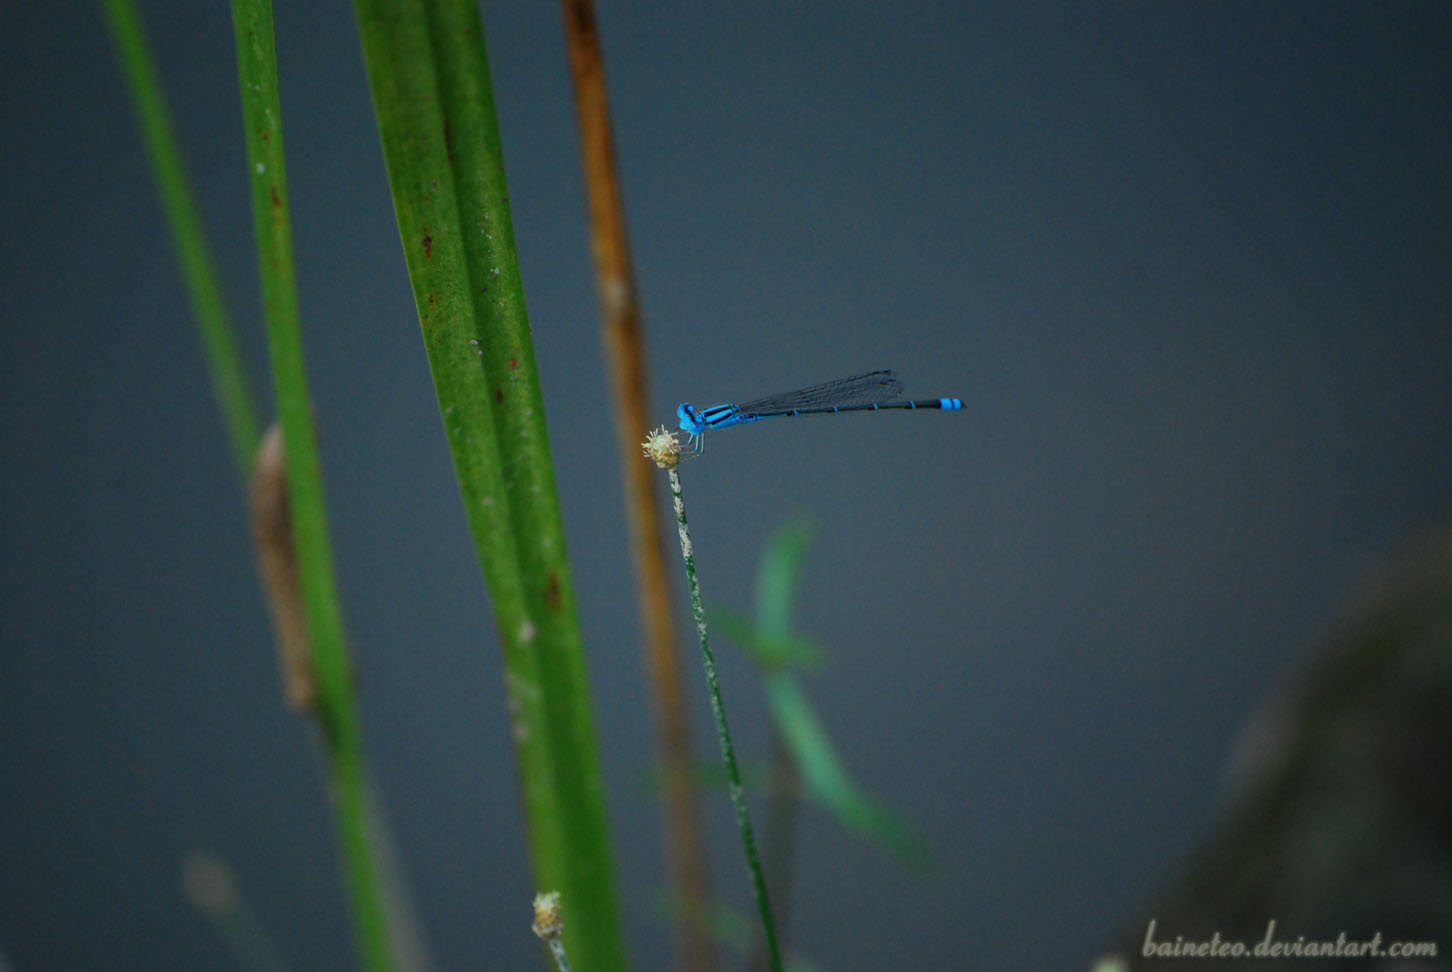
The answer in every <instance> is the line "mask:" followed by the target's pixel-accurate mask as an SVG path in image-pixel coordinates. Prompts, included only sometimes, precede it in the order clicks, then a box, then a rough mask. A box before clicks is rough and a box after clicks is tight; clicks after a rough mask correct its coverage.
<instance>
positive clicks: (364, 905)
mask: <svg viewBox="0 0 1452 972" xmlns="http://www.w3.org/2000/svg"><path fill="white" fill-rule="evenodd" d="M232 20H233V27H234V29H235V32H236V36H237V71H238V76H239V80H240V85H241V92H242V117H243V124H244V127H245V128H246V132H247V173H248V181H249V184H250V188H251V194H252V214H253V222H254V227H255V232H256V236H257V250H258V261H257V263H258V268H259V271H260V273H261V276H262V296H263V306H264V309H265V312H266V318H267V343H268V349H269V352H270V355H271V362H272V375H273V387H274V391H275V394H276V397H277V411H278V418H279V421H280V422H281V424H282V434H283V443H284V451H285V454H286V459H285V466H286V470H287V484H288V509H289V513H290V515H291V518H292V531H293V543H294V547H295V550H296V554H297V562H298V574H299V578H300V580H301V582H302V590H303V604H304V607H305V608H306V613H307V620H308V634H309V637H310V640H311V647H312V658H313V667H314V670H315V672H316V676H317V700H316V715H317V718H318V721H319V724H320V725H321V727H322V730H323V735H324V739H325V742H326V744H327V752H328V758H329V761H330V764H331V770H332V781H333V786H334V789H335V812H336V814H337V822H338V828H339V831H340V835H341V843H342V853H343V860H344V865H345V869H346V872H347V877H348V891H349V901H350V904H351V907H352V913H353V921H354V930H355V933H356V934H357V936H358V950H359V956H360V959H361V963H362V966H363V967H364V968H365V969H369V970H386V969H388V968H390V967H391V964H392V963H391V960H390V956H389V947H388V930H387V924H386V917H385V912H384V907H383V898H382V893H381V888H380V885H379V874H378V865H377V862H376V860H375V859H374V856H373V849H372V845H371V840H370V834H369V825H368V807H367V794H366V792H365V780H364V767H363V756H362V738H361V731H360V729H359V725H358V716H357V712H356V710H355V707H354V700H353V686H352V666H351V664H350V663H349V660H348V654H347V644H346V640H345V635H344V631H343V616H342V610H341V608H340V606H339V604H338V594H337V586H336V582H335V579H334V574H333V556H332V549H331V546H330V543H329V540H328V524H327V518H326V514H325V511H324V504H323V484H322V472H321V469H320V467H319V463H318V454H317V447H316V442H315V440H314V436H313V426H312V409H311V404H310V399H309V396H308V388H307V375H306V373H305V371H304V367H303V349H302V334H301V327H300V324H299V314H298V303H297V288H296V284H295V276H294V269H293V253H292V224H291V220H290V217H289V215H288V204H287V199H288V195H287V172H286V166H285V165H284V157H283V145H282V108H281V104H280V101H279V96H278V87H277V53H276V46H275V40H274V36H273V26H272V4H271V2H270V0H233V4H232Z"/></svg>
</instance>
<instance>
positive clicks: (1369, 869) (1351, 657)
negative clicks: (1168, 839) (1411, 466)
mask: <svg viewBox="0 0 1452 972" xmlns="http://www.w3.org/2000/svg"><path fill="white" fill-rule="evenodd" d="M1225 794H1226V799H1225V802H1224V804H1223V809H1222V812H1221V814H1220V817H1219V823H1218V825H1217V826H1216V828H1215V830H1214V832H1213V833H1212V835H1211V836H1210V838H1209V839H1208V840H1207V841H1206V842H1205V843H1204V844H1203V845H1202V847H1201V849H1200V850H1199V851H1198V852H1197V853H1196V854H1195V855H1194V856H1192V857H1191V859H1190V860H1189V861H1188V862H1187V864H1186V865H1185V867H1184V869H1183V871H1182V875H1181V877H1180V878H1179V879H1178V880H1177V881H1176V882H1175V883H1174V884H1173V885H1171V887H1170V888H1169V890H1167V891H1165V892H1164V893H1162V894H1160V895H1159V896H1158V897H1157V898H1156V900H1154V901H1153V902H1152V903H1151V905H1150V906H1149V907H1148V908H1146V909H1145V910H1144V912H1143V915H1142V918H1141V919H1140V920H1139V921H1138V922H1137V924H1135V925H1133V926H1131V927H1130V928H1129V929H1127V930H1126V932H1125V933H1124V935H1123V937H1122V938H1120V939H1119V940H1118V941H1117V943H1116V945H1117V947H1116V949H1115V951H1116V952H1117V954H1118V956H1119V957H1121V958H1123V959H1125V960H1127V962H1128V966H1127V967H1128V968H1131V969H1169V968H1181V967H1183V968H1201V969H1203V968H1205V967H1206V963H1207V962H1213V959H1210V958H1208V957H1205V958H1192V957H1184V958H1153V957H1145V955H1144V952H1145V944H1146V932H1147V930H1148V929H1149V927H1150V921H1151V920H1153V921H1154V922H1155V931H1154V941H1155V942H1157V943H1161V944H1169V945H1173V944H1174V943H1175V942H1176V939H1177V937H1178V938H1180V939H1182V940H1183V941H1184V942H1186V943H1199V942H1209V941H1211V940H1212V936H1213V935H1214V934H1215V933H1216V932H1218V933H1219V936H1220V939H1221V940H1222V941H1226V942H1229V941H1240V942H1244V943H1247V944H1248V945H1252V946H1253V945H1256V944H1259V943H1261V942H1262V941H1263V940H1264V939H1265V938H1266V936H1267V928H1268V924H1269V922H1271V921H1272V920H1273V921H1274V922H1275V929H1274V933H1273V934H1274V940H1275V941H1278V942H1282V943H1287V944H1293V943H1295V942H1296V941H1297V939H1298V938H1301V937H1304V941H1305V942H1307V943H1311V942H1318V943H1319V942H1332V943H1334V942H1336V941H1337V937H1338V935H1342V934H1343V933H1344V936H1345V940H1346V941H1347V942H1348V943H1358V942H1363V941H1369V940H1371V939H1372V938H1373V936H1376V935H1378V934H1380V945H1381V947H1382V949H1384V950H1385V949H1387V948H1388V947H1390V946H1391V945H1392V943H1396V942H1416V943H1434V944H1435V945H1436V951H1437V954H1436V955H1435V956H1432V957H1418V958H1393V957H1392V956H1391V955H1389V954H1386V953H1385V952H1383V954H1381V955H1380V956H1359V957H1346V956H1342V957H1336V958H1304V957H1303V958H1290V959H1287V958H1279V959H1275V958H1257V957H1256V956H1255V955H1254V954H1252V956H1251V957H1250V958H1249V959H1243V960H1239V961H1235V962H1234V965H1235V967H1236V968H1244V969H1261V968H1264V969H1270V968H1278V969H1282V970H1284V969H1287V968H1292V967H1293V968H1295V969H1298V970H1313V969H1323V968H1324V969H1333V968H1334V969H1336V970H1337V972H1351V970H1378V972H1390V970H1398V972H1410V970H1423V969H1428V970H1430V969H1447V968H1452V525H1444V526H1443V527H1442V528H1441V529H1440V530H1438V531H1437V532H1436V533H1435V534H1434V535H1433V536H1432V538H1431V539H1430V540H1429V541H1428V542H1426V543H1425V544H1423V545H1422V546H1421V547H1420V549H1418V550H1417V551H1416V552H1415V553H1414V554H1413V555H1412V556H1411V557H1410V558H1409V559H1408V560H1407V561H1406V562H1405V563H1403V564H1402V565H1401V566H1399V567H1398V568H1396V569H1394V570H1391V571H1387V572H1384V573H1383V574H1380V575H1378V576H1377V577H1376V578H1375V582H1374V583H1373V584H1372V585H1370V590H1369V592H1368V596H1366V597H1365V598H1364V599H1362V602H1361V605H1360V606H1359V607H1358V608H1357V609H1356V610H1355V611H1353V612H1352V613H1351V614H1350V615H1349V617H1348V619H1347V621H1346V622H1345V623H1344V624H1342V625H1341V626H1339V629H1338V630H1337V631H1336V632H1335V633H1334V634H1332V635H1331V636H1330V638H1329V639H1328V643H1327V644H1326V645H1325V646H1324V648H1323V649H1322V650H1320V651H1319V652H1317V653H1316V654H1315V655H1314V656H1313V660H1312V661H1311V662H1310V664H1309V668H1308V669H1307V670H1306V671H1305V672H1304V673H1303V674H1302V675H1301V676H1300V677H1298V678H1297V680H1296V681H1295V682H1294V683H1293V684H1291V685H1288V686H1287V687H1286V689H1285V690H1283V691H1282V692H1281V693H1280V694H1279V695H1278V696H1277V697H1276V698H1274V699H1272V700H1271V701H1270V702H1269V703H1268V704H1267V706H1266V707H1265V708H1264V710H1263V711H1262V713H1261V714H1260V715H1259V716H1257V717H1256V718H1255V719H1254V720H1253V721H1252V722H1251V724H1250V725H1249V726H1248V727H1247V728H1246V730H1245V731H1244V733H1243V734H1242V737H1241V740H1240V742H1239V745H1238V753H1237V755H1236V757H1235V758H1234V759H1233V761H1232V764H1231V772H1230V774H1229V778H1228V780H1227V784H1226V787H1225Z"/></svg>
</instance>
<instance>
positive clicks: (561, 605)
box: [355, 0, 625, 972]
mask: <svg viewBox="0 0 1452 972" xmlns="http://www.w3.org/2000/svg"><path fill="white" fill-rule="evenodd" d="M355 9H356V12H357V18H358V26H359V33H360V36H361V38H362V42H363V51H364V60H365V63H366V65H367V70H368V77H369V85H370V88H371V89H372V93H373V104H374V112H375V114H376V115H377V118H378V127H379V135H380V138H381V140H382V143H383V152H384V159H385V162H386V163H387V168H388V176H389V184H390V187H391V189H392V193H393V202H394V212H395V215H396V217H397V220H398V226H399V234H400V237H401V238H402V241H403V250H404V259H405V261H406V263H407V265H408V270H409V278H410V280H411V282H412V285H413V290H414V299H415V303H416V304H417V307H418V313H419V322H420V324H421V325H422V329H423V338H424V347H425V349H426V351H427V354H428V358H429V365H430V369H431V370H432V373H433V377H434V387H435V391H436V393H437V395H438V400H439V410H440V413H441V414H442V416H443V420H444V428H445V431H446V434H447V436H448V441H449V448H450V450H451V452H452V453H453V457H454V468H455V472H456V474H457V475H458V478H459V486H460V492H461V494H462V497H463V501H464V508H465V512H466V514H467V516H468V519H469V525H470V529H471V531H472V533H473V536H474V543H475V548H476V550H477V552H478V555H479V559H480V563H481V565H482V567H483V570H484V575H485V579H486V581H487V582H488V584H489V589H490V592H491V595H492V601H493V607H494V614H495V621H496V624H497V625H498V629H499V635H500V640H501V643H502V645H503V649H504V663H505V673H506V691H507V692H508V695H509V702H510V712H511V715H512V718H513V720H514V728H515V733H514V735H515V741H516V751H517V754H518V758H519V765H520V775H521V786H522V789H523V791H524V802H525V811H526V817H527V820H528V824H529V831H530V844H531V851H532V854H531V857H532V861H533V864H534V870H535V877H536V881H537V882H538V884H539V887H540V889H541V890H550V891H560V892H561V893H562V895H563V905H564V907H565V909H566V911H567V912H568V914H569V915H570V920H569V922H568V923H567V925H566V929H565V944H566V946H567V948H568V951H569V953H570V954H571V955H572V956H573V961H574V962H575V963H576V964H578V965H579V966H580V967H581V968H588V969H591V970H592V972H593V970H605V972H609V970H616V969H623V968H624V964H625V956H624V941H623V936H622V934H621V930H620V919H619V910H618V907H617V904H616V897H615V889H614V877H613V864H612V861H611V856H610V844H609V831H608V827H607V823H606V818H605V806H604V795H603V794H604V789H603V785H602V782H601V779H600V770H599V759H598V755H597V752H596V746H595V732H594V725H593V720H592V716H591V713H590V705H589V694H588V683H587V677H586V671H585V663H584V652H583V644H582V639H581V636H580V630H579V621H578V618H577V616H576V612H575V603H574V592H573V586H572V582H571V578H570V571H569V566H568V562H567V561H566V558H565V544H564V531H563V526H562V518H561V516H560V511H559V503H558V498H557V495H556V488H555V481H554V470H553V465H552V459H551V456H550V453H549V440H548V434H547V431H546V428H545V422H544V408H543V400H542V396H541V394H540V389H539V378H538V374H537V371H536V369H535V362H534V351H533V344H532V341H531V338H530V334H529V325H528V319H527V317H526V315H525V305H524V292H523V287H522V285H521V282H520V277H519V266H518V259H517V257H516V254H515V250H514V239H513V228H512V223H511V217H510V213H509V207H508V195H507V189H506V185H505V180H504V165H503V157H502V153H501V152H500V147H499V133H498V124H497V121H496V118H495V112H494V104H493V94H492V90H491V88H490V83H489V73H488V63H487V58H486V54H485V48H484V37H483V29H482V25H481V24H480V22H479V18H478V11H477V9H476V8H475V7H474V6H472V5H471V4H468V3H463V2H458V0H441V2H438V3H427V4H425V3H422V2H419V0H356V5H355Z"/></svg>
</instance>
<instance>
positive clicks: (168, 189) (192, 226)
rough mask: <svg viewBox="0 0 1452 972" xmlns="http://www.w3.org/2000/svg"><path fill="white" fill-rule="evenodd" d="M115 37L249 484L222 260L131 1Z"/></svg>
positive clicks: (119, 16)
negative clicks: (211, 243) (215, 253)
mask: <svg viewBox="0 0 1452 972" xmlns="http://www.w3.org/2000/svg"><path fill="white" fill-rule="evenodd" d="M102 6H103V8H104V9H105V11H106V20H107V23H108V24H109V25H110V28H111V39H112V41H113V42H114V43H115V45H116V53H117V56H118V58H119V59H120V62H121V69H122V72H123V73H124V74H125V77H126V83H127V85H128V86H129V88H130V90H131V101H132V103H133V105H134V106H135V108H136V117H137V121H138V122H139V123H140V126H141V133H142V136H143V138H144V140H145V143H146V153H147V158H148V159H149V160H150V163H151V171H152V176H153V177H154V178H155V180H156V188H157V193H158V195H159V196H160V197H161V203H162V209H163V210H164V211H165V213H166V218H167V223H168V225H169V226H170V227H171V235H172V242H173V244H174V245H175V247H176V255H177V262H178V263H179V264H180V265H181V270H182V277H183V279H184V280H185V281H186V286H187V294H188V296H189V297H190V300H191V304H192V314H193V316H194V317H195V318H196V322H197V331H198V334H199V336H200V338H201V341H202V350H203V351H204V352H205V354H206V359H207V368H208V370H209V372H210V373H211V378H212V394H213V396H214V397H215V398H216V400H217V407H218V408H220V409H221V411H222V418H223V422H224V423H225V425H226V428H227V437H228V441H229V442H230V443H231V445H232V457H233V460H234V462H235V463H236V466H237V474H238V476H239V477H240V478H241V481H242V486H243V489H244V491H245V489H246V485H247V480H248V474H249V473H250V471H251V469H252V459H253V457H254V456H255V455H256V454H257V444H258V442H259V440H260V439H261V432H260V431H259V426H258V421H257V409H256V407H255V406H254V405H253V397H252V393H251V391H250V389H249V388H248V384H247V372H246V369H245V368H243V366H242V357H241V355H240V354H239V353H238V351H237V336H236V332H235V331H234V329H233V327H232V322H231V320H230V318H229V316H228V314H227V305H226V301H225V300H224V299H223V297H222V286H221V284H220V283H219V282H218V280H217V268H216V262H215V261H214V260H213V259H212V252H211V249H210V248H209V247H208V246H207V239H206V234H205V233H204V232H203V230H202V220H201V216H199V215H198V213H197V204H196V200H195V199H194V198H193V196H192V190H191V182H190V180H189V179H188V178H187V173H186V163H184V162H183V161H182V154H181V148H180V147H179V146H178V145H177V138H176V126H175V125H174V124H173V123H172V119H171V112H170V110H169V109H168V108H167V104H166V98H165V96H164V95H163V93H162V89H161V82H160V80H159V79H158V77H157V71H156V64H155V60H154V58H153V57H152V55H151V48H150V45H148V44H147V42H146V32H145V30H144V29H143V28H142V24H141V18H140V16H139V15H138V13H137V11H136V5H135V3H133V2H132V0H104V2H103V4H102Z"/></svg>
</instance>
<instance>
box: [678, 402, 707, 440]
mask: <svg viewBox="0 0 1452 972" xmlns="http://www.w3.org/2000/svg"><path fill="white" fill-rule="evenodd" d="M676 415H677V416H678V417H679V418H680V420H681V431H682V432H689V433H691V434H692V435H699V434H700V433H701V431H702V429H703V428H704V425H703V424H702V423H701V420H700V419H699V418H697V417H696V410H695V409H694V408H692V407H691V403H690V402H681V403H680V404H679V405H677V406H676Z"/></svg>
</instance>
